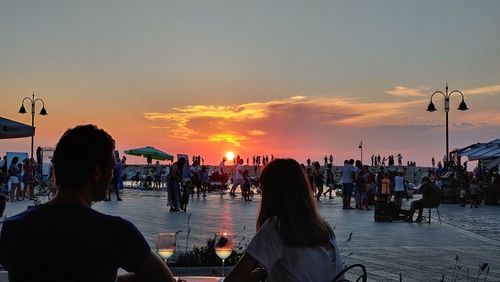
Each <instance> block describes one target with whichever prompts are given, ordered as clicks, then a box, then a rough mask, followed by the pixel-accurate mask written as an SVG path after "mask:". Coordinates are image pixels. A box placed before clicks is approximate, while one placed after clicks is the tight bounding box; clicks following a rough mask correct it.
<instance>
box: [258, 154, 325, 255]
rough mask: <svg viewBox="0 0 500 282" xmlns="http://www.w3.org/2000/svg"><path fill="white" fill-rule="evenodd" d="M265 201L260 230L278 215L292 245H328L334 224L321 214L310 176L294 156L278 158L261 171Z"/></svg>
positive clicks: (289, 244)
mask: <svg viewBox="0 0 500 282" xmlns="http://www.w3.org/2000/svg"><path fill="white" fill-rule="evenodd" d="M260 185H261V186H260V187H261V190H262V201H261V205H260V211H259V215H258V218H257V230H259V229H260V228H261V226H262V225H263V224H264V222H265V221H266V220H267V219H269V218H271V217H274V216H276V217H277V218H278V220H279V223H280V231H279V232H280V237H281V239H282V240H283V241H284V243H285V245H287V246H289V247H318V246H326V245H328V243H329V241H330V239H331V238H332V237H333V236H334V233H333V230H332V228H331V227H330V225H329V224H328V223H327V222H326V221H325V220H324V219H323V218H321V217H320V215H319V212H318V210H317V208H316V203H315V201H314V200H313V196H312V194H311V187H310V184H309V181H308V180H307V176H306V175H305V174H304V171H303V169H302V168H301V166H300V165H299V163H298V162H297V161H295V160H293V159H275V160H273V161H271V162H270V163H268V164H267V165H266V166H265V167H264V169H263V170H262V172H261V174H260Z"/></svg>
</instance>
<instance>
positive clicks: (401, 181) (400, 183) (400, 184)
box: [394, 175, 405, 192]
mask: <svg viewBox="0 0 500 282" xmlns="http://www.w3.org/2000/svg"><path fill="white" fill-rule="evenodd" d="M404 190H405V178H404V177H403V176H401V175H398V176H396V177H394V192H401V191H404Z"/></svg>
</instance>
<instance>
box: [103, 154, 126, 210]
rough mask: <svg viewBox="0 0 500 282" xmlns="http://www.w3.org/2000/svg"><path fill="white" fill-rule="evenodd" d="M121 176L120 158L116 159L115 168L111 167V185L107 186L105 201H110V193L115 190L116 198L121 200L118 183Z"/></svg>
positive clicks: (120, 180)
mask: <svg viewBox="0 0 500 282" xmlns="http://www.w3.org/2000/svg"><path fill="white" fill-rule="evenodd" d="M122 178H123V170H122V162H121V161H120V159H118V160H117V161H116V164H115V168H114V169H113V179H112V180H111V185H109V186H108V198H107V199H105V201H111V193H112V192H113V190H115V193H116V200H117V201H121V200H122V199H121V198H120V183H121V182H122V180H123V179H122Z"/></svg>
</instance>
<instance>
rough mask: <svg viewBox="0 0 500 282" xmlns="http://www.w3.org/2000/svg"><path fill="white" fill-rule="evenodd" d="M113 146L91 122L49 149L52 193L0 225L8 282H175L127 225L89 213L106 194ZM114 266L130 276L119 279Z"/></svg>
mask: <svg viewBox="0 0 500 282" xmlns="http://www.w3.org/2000/svg"><path fill="white" fill-rule="evenodd" d="M114 147H115V142H114V140H113V139H112V137H111V136H110V135H109V134H108V133H106V132H105V131H104V130H102V129H98V128H97V127H96V126H94V125H83V126H77V127H75V128H73V129H69V130H68V131H66V132H65V133H64V135H63V136H62V137H61V139H60V140H59V143H58V144H57V146H56V149H55V151H54V172H55V178H56V180H57V186H58V188H59V189H58V192H57V194H56V196H55V197H54V198H53V199H52V200H51V201H49V202H47V203H46V204H43V205H38V206H35V207H33V208H31V209H29V210H27V211H25V212H23V213H21V214H18V215H15V216H13V217H10V218H9V219H7V220H6V221H5V222H4V223H3V226H2V232H1V235H0V264H1V265H2V266H3V267H4V268H5V269H6V270H7V271H8V272H9V280H10V281H174V280H173V277H172V273H171V272H170V270H169V268H168V266H167V265H166V264H165V263H164V262H163V261H162V260H161V258H160V257H159V256H158V255H156V254H155V253H154V252H152V251H151V249H150V248H149V245H148V244H147V242H146V240H145V239H144V237H143V235H142V234H141V233H140V232H139V230H138V229H137V228H136V227H135V226H134V225H133V224H132V223H131V222H129V221H127V220H125V219H123V218H121V217H116V216H110V215H105V214H102V213H99V212H97V211H95V210H93V209H91V205H92V203H93V202H95V201H102V200H103V199H105V197H106V188H107V186H108V185H109V183H110V181H111V179H112V177H113V168H114V165H115V160H114V156H113V151H114ZM119 268H122V269H124V270H126V271H128V272H129V273H127V274H124V275H120V276H118V277H117V271H118V269H119Z"/></svg>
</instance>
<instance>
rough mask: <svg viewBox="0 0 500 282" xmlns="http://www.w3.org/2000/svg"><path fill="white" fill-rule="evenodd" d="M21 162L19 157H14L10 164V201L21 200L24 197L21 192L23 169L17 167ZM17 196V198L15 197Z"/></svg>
mask: <svg viewBox="0 0 500 282" xmlns="http://www.w3.org/2000/svg"><path fill="white" fill-rule="evenodd" d="M18 162H19V158H18V157H14V158H12V161H11V162H10V166H9V171H8V172H9V181H10V193H9V194H10V201H11V202H14V201H20V200H21V197H22V192H21V181H20V176H21V171H22V170H21V169H19V167H17V163H18ZM14 197H15V199H14Z"/></svg>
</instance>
